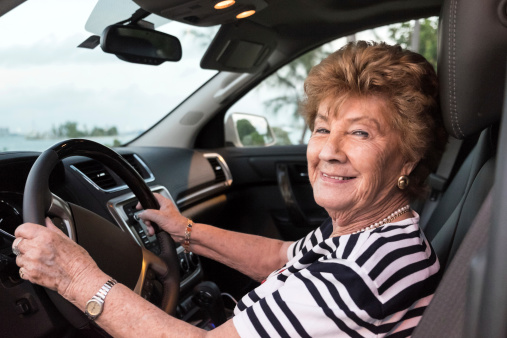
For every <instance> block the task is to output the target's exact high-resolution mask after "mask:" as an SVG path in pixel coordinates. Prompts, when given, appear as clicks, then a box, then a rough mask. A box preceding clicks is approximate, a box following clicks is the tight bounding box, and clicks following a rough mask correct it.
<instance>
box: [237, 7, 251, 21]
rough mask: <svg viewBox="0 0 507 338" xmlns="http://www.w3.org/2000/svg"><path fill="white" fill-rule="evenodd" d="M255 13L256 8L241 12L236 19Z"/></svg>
mask: <svg viewBox="0 0 507 338" xmlns="http://www.w3.org/2000/svg"><path fill="white" fill-rule="evenodd" d="M254 14H255V10H254V9H251V10H248V11H244V12H241V13H239V14H238V15H236V19H244V18H248V17H249V16H251V15H254Z"/></svg>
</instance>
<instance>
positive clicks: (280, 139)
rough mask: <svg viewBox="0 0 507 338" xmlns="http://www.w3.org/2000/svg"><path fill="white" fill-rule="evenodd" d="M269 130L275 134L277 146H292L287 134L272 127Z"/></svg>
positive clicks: (280, 129)
mask: <svg viewBox="0 0 507 338" xmlns="http://www.w3.org/2000/svg"><path fill="white" fill-rule="evenodd" d="M271 129H273V133H274V134H275V137H276V145H277V146H289V145H291V144H292V142H291V141H290V138H289V133H288V132H286V131H285V130H283V129H282V128H279V127H272V128H271Z"/></svg>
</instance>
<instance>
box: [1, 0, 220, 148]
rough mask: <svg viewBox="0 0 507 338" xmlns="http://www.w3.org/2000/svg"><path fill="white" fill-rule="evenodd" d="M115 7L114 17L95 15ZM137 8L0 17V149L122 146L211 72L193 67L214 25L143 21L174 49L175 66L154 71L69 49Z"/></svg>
mask: <svg viewBox="0 0 507 338" xmlns="http://www.w3.org/2000/svg"><path fill="white" fill-rule="evenodd" d="M119 3H120V4H121V5H119V7H116V8H119V9H118V10H115V11H113V12H114V15H115V17H114V18H111V17H110V14H107V15H109V17H108V16H106V14H105V12H103V11H102V9H103V8H111V7H110V6H112V5H115V6H117V5H118V4H119ZM108 6H109V7H108ZM137 8H138V7H137V6H136V5H135V3H133V2H132V1H125V0H101V1H99V2H97V1H96V0H80V1H65V0H45V1H35V0H32V1H27V2H25V3H23V4H21V5H20V6H18V7H17V8H15V9H14V10H12V11H11V12H9V13H7V14H5V15H4V16H2V17H0V31H1V32H2V39H0V55H1V57H0V74H2V75H1V77H2V81H0V111H1V114H2V119H1V120H0V151H12V150H34V151H42V150H45V149H46V148H48V147H49V146H51V145H53V144H55V143H56V142H58V141H60V140H63V139H67V138H88V139H93V140H95V141H98V142H100V143H102V144H105V145H108V146H117V145H120V144H124V143H126V142H128V141H130V140H132V139H134V138H135V137H137V136H138V135H139V134H141V133H142V132H143V131H145V130H147V129H148V128H150V127H151V126H152V125H153V124H155V123H157V122H158V121H159V120H160V119H161V118H163V117H164V116H165V115H167V114H168V113H169V112H170V111H171V110H172V109H173V108H174V107H176V106H177V105H178V104H179V103H180V102H181V101H183V100H184V99H185V98H186V97H187V96H189V95H190V94H191V93H192V92H194V91H195V90H196V89H197V88H198V87H200V86H201V85H202V84H203V83H204V82H206V81H207V80H208V79H209V78H211V77H212V76H214V75H215V74H216V71H210V70H203V69H201V68H200V67H199V62H200V59H201V57H202V55H203V54H204V51H205V50H206V48H207V45H208V44H209V42H210V41H211V39H212V38H213V36H214V34H215V33H216V31H217V30H218V27H210V28H202V27H190V26H188V25H183V24H180V23H178V22H175V21H169V20H166V19H163V18H160V17H156V16H154V15H150V16H148V17H147V18H146V19H145V20H146V21H149V22H152V23H154V24H155V26H156V29H157V30H159V31H163V32H166V33H169V34H171V35H173V36H176V37H177V38H179V39H180V41H181V45H182V50H183V57H182V60H181V61H179V62H166V63H163V64H162V65H160V66H149V65H138V64H133V63H128V62H125V61H121V60H119V59H118V58H117V57H116V56H115V55H113V54H106V53H104V52H103V51H102V50H101V48H100V46H98V47H96V48H95V49H93V50H92V49H86V48H78V47H77V46H78V45H80V44H81V43H82V42H84V41H85V40H86V39H87V38H89V37H90V36H91V35H100V33H101V31H102V30H103V29H104V28H105V26H106V25H109V24H114V23H116V22H118V21H121V20H125V19H128V18H129V17H130V16H131V15H132V13H134V12H135V10H136V9H137ZM90 14H92V15H91V16H90ZM85 27H86V29H85Z"/></svg>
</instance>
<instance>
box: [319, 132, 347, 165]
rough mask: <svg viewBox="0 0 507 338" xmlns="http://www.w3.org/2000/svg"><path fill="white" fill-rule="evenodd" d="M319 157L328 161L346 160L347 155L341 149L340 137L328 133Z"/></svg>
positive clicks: (342, 161) (341, 141)
mask: <svg viewBox="0 0 507 338" xmlns="http://www.w3.org/2000/svg"><path fill="white" fill-rule="evenodd" d="M319 158H320V159H321V160H323V161H328V162H341V163H344V162H346V161H347V156H346V154H345V152H344V149H343V140H342V138H341V137H340V136H337V135H332V134H330V135H329V137H328V138H327V139H326V141H325V142H324V144H323V146H322V149H321V150H320V153H319Z"/></svg>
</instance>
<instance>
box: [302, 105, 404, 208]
mask: <svg viewBox="0 0 507 338" xmlns="http://www.w3.org/2000/svg"><path fill="white" fill-rule="evenodd" d="M329 102H330V101H329V100H327V101H324V102H323V103H322V104H321V105H320V106H319V110H318V112H317V117H316V119H315V127H314V130H313V132H312V136H311V138H310V141H309V142H308V150H307V157H308V173H309V177H310V182H311V184H312V187H313V191H314V197H315V201H316V202H317V204H319V205H320V206H322V207H323V208H325V209H326V210H327V211H328V212H342V211H347V212H350V211H354V210H363V211H366V210H370V209H371V208H374V206H375V205H380V204H381V203H382V202H383V201H386V200H387V199H388V198H390V197H393V193H394V192H395V191H396V190H395V189H397V188H396V184H397V181H398V178H399V176H400V175H408V174H409V173H410V171H411V170H412V168H413V164H412V163H405V161H404V159H403V157H402V155H401V152H400V147H399V144H400V139H401V137H400V135H399V133H398V132H396V131H395V130H394V129H392V128H391V127H390V126H389V124H388V123H387V121H386V119H385V117H384V114H385V112H387V113H388V109H389V105H387V104H386V103H385V101H384V99H382V98H379V97H373V96H370V97H365V98H354V97H352V98H348V99H347V100H346V101H344V103H343V104H342V105H341V107H340V109H339V111H338V112H337V113H335V112H334V111H329V109H328V103H329ZM365 207H366V209H365ZM371 211H374V210H371Z"/></svg>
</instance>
